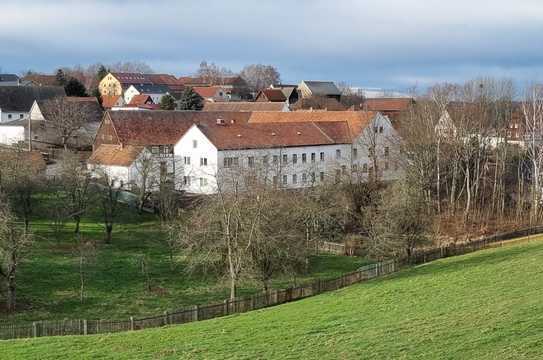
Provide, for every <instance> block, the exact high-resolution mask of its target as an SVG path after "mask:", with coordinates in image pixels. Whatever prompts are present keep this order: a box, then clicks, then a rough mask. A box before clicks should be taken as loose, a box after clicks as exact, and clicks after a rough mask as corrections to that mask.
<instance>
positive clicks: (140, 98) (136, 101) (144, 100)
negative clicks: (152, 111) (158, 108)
mask: <svg viewBox="0 0 543 360" xmlns="http://www.w3.org/2000/svg"><path fill="white" fill-rule="evenodd" d="M149 102H151V103H152V102H153V99H152V98H151V96H149V95H146V94H138V95H134V97H132V99H131V100H130V102H129V103H128V105H129V106H139V105H144V104H148V103H149Z"/></svg>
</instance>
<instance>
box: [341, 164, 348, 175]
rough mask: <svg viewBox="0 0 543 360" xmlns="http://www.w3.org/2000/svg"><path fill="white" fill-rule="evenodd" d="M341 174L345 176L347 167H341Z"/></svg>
mask: <svg viewBox="0 0 543 360" xmlns="http://www.w3.org/2000/svg"><path fill="white" fill-rule="evenodd" d="M341 173H342V174H343V175H346V174H347V166H346V165H341Z"/></svg>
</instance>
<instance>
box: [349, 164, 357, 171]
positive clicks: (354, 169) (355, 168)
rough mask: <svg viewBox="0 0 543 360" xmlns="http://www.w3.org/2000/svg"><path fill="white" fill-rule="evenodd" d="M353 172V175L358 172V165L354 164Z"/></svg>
mask: <svg viewBox="0 0 543 360" xmlns="http://www.w3.org/2000/svg"><path fill="white" fill-rule="evenodd" d="M351 171H352V172H353V173H356V172H358V165H356V164H353V165H352V166H351Z"/></svg>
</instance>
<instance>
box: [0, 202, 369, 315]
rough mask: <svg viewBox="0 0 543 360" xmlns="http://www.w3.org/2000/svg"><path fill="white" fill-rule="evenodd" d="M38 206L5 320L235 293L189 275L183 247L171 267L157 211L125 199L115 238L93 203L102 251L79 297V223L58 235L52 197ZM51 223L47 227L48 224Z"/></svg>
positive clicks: (330, 264) (212, 278)
mask: <svg viewBox="0 0 543 360" xmlns="http://www.w3.org/2000/svg"><path fill="white" fill-rule="evenodd" d="M39 200H40V201H39V202H38V204H37V208H36V209H35V211H34V214H35V216H34V218H33V220H32V222H31V226H32V228H33V230H34V231H35V233H36V236H35V246H34V248H33V250H32V254H31V256H29V258H28V260H25V261H24V262H23V263H22V264H21V267H20V272H19V273H18V275H17V276H18V289H17V297H18V309H19V310H18V311H17V312H16V313H14V314H7V313H5V312H3V311H2V310H3V304H4V299H3V297H2V294H0V323H1V322H7V323H13V322H29V321H39V320H50V319H52V320H62V319H65V318H69V319H128V318H129V317H130V316H135V317H144V316H148V315H157V314H162V313H163V312H164V310H174V309H179V308H183V307H185V306H189V305H195V304H206V303H209V302H213V301H218V300H223V299H225V298H227V297H228V296H229V288H228V282H227V281H225V280H224V279H222V278H217V276H216V275H214V274H208V275H207V276H203V275H189V274H187V272H186V271H185V270H186V262H185V258H184V256H183V254H182V253H179V252H178V253H177V256H176V259H175V261H176V267H175V269H173V270H172V269H171V267H170V266H171V262H170V259H169V256H168V254H169V253H168V249H167V246H166V244H165V242H164V241H163V237H164V235H163V234H162V233H161V231H160V227H159V223H158V220H157V217H156V216H154V215H152V214H142V215H139V214H137V212H136V211H135V210H134V209H131V208H128V207H126V206H123V207H122V208H121V211H120V214H119V216H118V219H117V222H118V224H116V225H115V227H114V232H113V241H112V244H111V245H107V244H105V243H104V242H103V238H104V230H103V224H102V217H101V212H100V209H99V207H98V206H97V205H95V204H94V205H93V206H91V207H90V209H89V211H88V212H87V213H86V214H85V216H84V218H83V221H82V225H81V228H82V236H83V239H85V240H89V239H93V240H96V242H97V244H98V245H97V246H98V248H97V252H96V257H95V258H94V259H93V261H91V263H90V265H88V266H87V267H86V268H85V272H86V281H85V282H86V291H85V297H86V299H85V302H84V303H81V302H80V300H79V287H80V279H79V262H78V258H77V249H76V248H75V246H76V241H75V238H74V234H73V229H74V224H72V223H67V224H65V230H64V231H63V232H62V233H61V234H60V236H56V234H54V232H52V230H51V228H49V227H45V226H44V225H43V224H50V223H51V222H52V219H51V216H50V215H51V210H50V201H51V200H50V199H49V198H48V197H47V196H45V195H44V196H42V197H40V199H39ZM46 230H47V231H46ZM144 255H145V256H146V258H147V266H148V269H149V270H148V271H149V274H150V280H151V285H152V287H153V290H154V291H152V292H148V291H146V289H145V288H146V286H145V285H146V278H145V276H144V274H142V272H141V259H142V256H144ZM366 263H367V260H365V259H362V258H347V257H342V256H326V255H325V256H318V257H313V258H312V259H311V262H310V268H309V272H308V273H307V274H304V275H302V276H299V277H298V278H297V279H296V281H309V280H311V279H314V278H317V277H319V278H330V277H336V276H339V275H341V274H343V273H346V272H350V271H354V270H355V269H357V268H358V267H360V266H362V265H364V264H366ZM293 280H294V279H292V278H286V277H284V276H283V277H278V278H277V279H274V281H273V285H274V286H276V287H286V286H288V285H292V284H293ZM259 286H260V285H259V284H256V283H245V284H242V286H240V289H239V290H240V294H248V293H254V292H255V291H257V288H258V287H259Z"/></svg>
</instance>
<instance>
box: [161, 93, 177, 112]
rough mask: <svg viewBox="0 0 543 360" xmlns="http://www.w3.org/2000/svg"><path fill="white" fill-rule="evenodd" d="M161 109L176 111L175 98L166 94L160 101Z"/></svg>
mask: <svg viewBox="0 0 543 360" xmlns="http://www.w3.org/2000/svg"><path fill="white" fill-rule="evenodd" d="M160 108H161V109H162V110H174V109H175V98H174V97H173V96H171V95H170V94H166V95H164V96H163V97H162V99H160Z"/></svg>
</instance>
